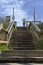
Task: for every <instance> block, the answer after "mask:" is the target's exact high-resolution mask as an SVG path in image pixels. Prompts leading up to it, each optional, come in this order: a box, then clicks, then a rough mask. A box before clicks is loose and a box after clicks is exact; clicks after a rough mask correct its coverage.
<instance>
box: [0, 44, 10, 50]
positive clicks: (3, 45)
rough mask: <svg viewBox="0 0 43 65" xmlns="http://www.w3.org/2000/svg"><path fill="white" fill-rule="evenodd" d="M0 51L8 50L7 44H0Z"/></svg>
mask: <svg viewBox="0 0 43 65" xmlns="http://www.w3.org/2000/svg"><path fill="white" fill-rule="evenodd" d="M0 50H9V48H8V46H7V44H0Z"/></svg>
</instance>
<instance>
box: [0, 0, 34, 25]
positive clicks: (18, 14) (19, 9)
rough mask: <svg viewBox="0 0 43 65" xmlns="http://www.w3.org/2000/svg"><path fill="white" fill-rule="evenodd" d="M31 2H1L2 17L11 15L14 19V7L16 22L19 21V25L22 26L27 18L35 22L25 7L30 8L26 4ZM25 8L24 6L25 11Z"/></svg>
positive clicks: (2, 0)
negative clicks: (23, 20)
mask: <svg viewBox="0 0 43 65" xmlns="http://www.w3.org/2000/svg"><path fill="white" fill-rule="evenodd" d="M30 1H32V0H27V1H25V0H0V15H1V16H8V15H10V16H11V18H12V16H13V6H14V15H15V20H16V21H17V24H18V25H22V24H21V23H22V19H23V18H26V19H27V20H33V17H32V15H30V14H29V13H27V10H25V6H26V7H27V8H28V5H27V4H26V2H30ZM24 4H25V5H24ZM23 6H24V9H23ZM28 11H29V10H28ZM11 20H12V19H11Z"/></svg>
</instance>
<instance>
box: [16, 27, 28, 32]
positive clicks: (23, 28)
mask: <svg viewBox="0 0 43 65" xmlns="http://www.w3.org/2000/svg"><path fill="white" fill-rule="evenodd" d="M17 30H19V31H23V30H27V28H26V27H17Z"/></svg>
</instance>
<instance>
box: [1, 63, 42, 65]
mask: <svg viewBox="0 0 43 65" xmlns="http://www.w3.org/2000/svg"><path fill="white" fill-rule="evenodd" d="M0 65H43V64H38V63H27V64H20V63H0Z"/></svg>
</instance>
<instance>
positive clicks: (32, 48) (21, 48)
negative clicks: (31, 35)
mask: <svg viewBox="0 0 43 65" xmlns="http://www.w3.org/2000/svg"><path fill="white" fill-rule="evenodd" d="M10 48H13V49H15V50H17V49H18V50H34V49H35V47H10Z"/></svg>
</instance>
